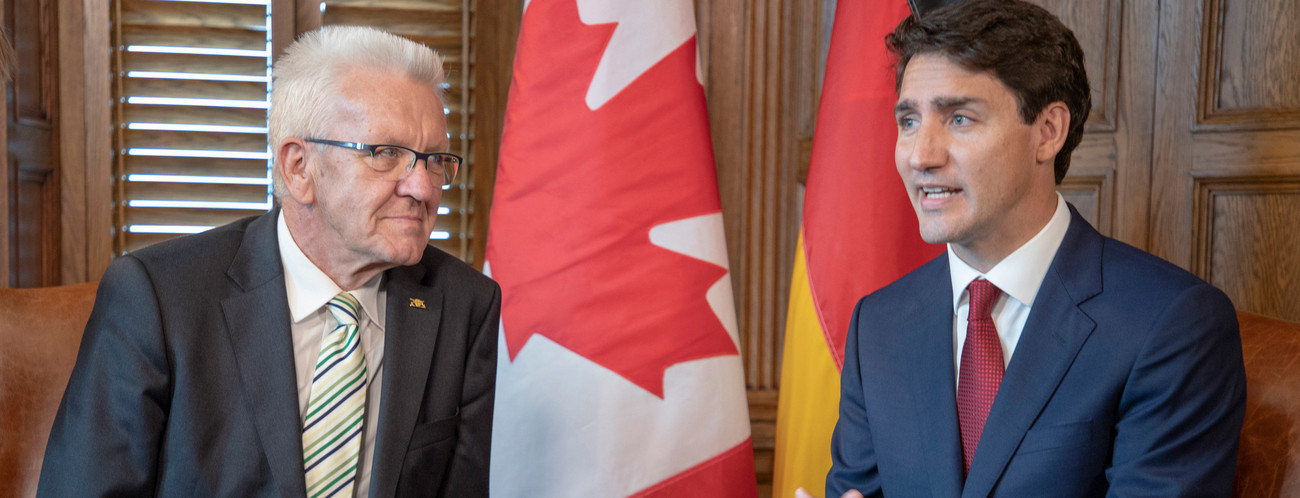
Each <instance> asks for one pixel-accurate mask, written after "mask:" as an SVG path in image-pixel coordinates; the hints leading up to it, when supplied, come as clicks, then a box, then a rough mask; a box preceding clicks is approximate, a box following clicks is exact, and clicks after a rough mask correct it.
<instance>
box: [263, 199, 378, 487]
mask: <svg viewBox="0 0 1300 498" xmlns="http://www.w3.org/2000/svg"><path fill="white" fill-rule="evenodd" d="M277 225H278V233H279V235H278V238H279V243H280V262H281V263H282V264H283V265H284V284H285V291H286V294H287V295H288V297H289V316H290V317H291V318H292V319H293V324H292V325H291V326H290V330H291V332H292V335H293V360H294V369H295V371H296V372H297V374H298V414H299V417H302V414H303V413H306V412H307V401H308V398H309V397H310V396H311V379H312V375H313V373H314V372H315V370H316V359H317V358H318V357H319V356H320V348H321V341H322V340H324V338H325V334H326V333H327V332H329V331H330V330H333V329H334V327H335V326H336V325H337V324H336V323H335V320H334V317H333V316H332V315H330V313H329V311H328V310H326V309H325V304H326V303H328V302H329V301H330V299H333V298H334V296H336V295H338V293H339V292H342V289H340V288H339V286H338V285H337V284H335V283H334V281H333V280H330V278H329V276H327V275H325V272H322V271H321V270H320V268H318V267H317V266H316V265H315V264H314V263H312V262H311V260H309V259H307V255H306V254H303V252H302V249H300V248H299V247H298V244H297V242H295V241H294V240H293V237H292V236H291V235H290V234H289V227H288V225H286V224H285V222H284V213H283V212H282V213H280V216H279V218H278V220H277ZM382 280H383V274H380V275H377V276H375V278H372V279H370V281H369V282H366V283H365V285H362V286H361V288H359V289H351V290H349V292H351V293H352V296H353V297H356V298H357V301H359V302H360V303H361V310H362V311H363V313H360V316H358V317H357V318H358V319H359V320H360V323H359V328H360V331H361V350H362V352H363V353H364V354H365V358H366V382H367V384H366V418H365V421H364V422H363V423H364V425H365V432H364V433H363V434H362V439H361V458H360V461H358V462H357V481H356V482H357V485H356V495H355V496H357V497H360V498H366V497H368V496H369V495H370V468H371V467H372V465H371V463H372V462H374V459H375V432H376V429H377V427H378V425H379V424H378V422H379V419H378V417H379V393H380V391H381V389H380V387H381V386H382V384H383V378H384V314H385V309H384V303H386V302H387V300H386V299H385V298H386V297H387V292H386V291H385V290H384V287H383V285H382ZM301 423H302V420H299V426H301Z"/></svg>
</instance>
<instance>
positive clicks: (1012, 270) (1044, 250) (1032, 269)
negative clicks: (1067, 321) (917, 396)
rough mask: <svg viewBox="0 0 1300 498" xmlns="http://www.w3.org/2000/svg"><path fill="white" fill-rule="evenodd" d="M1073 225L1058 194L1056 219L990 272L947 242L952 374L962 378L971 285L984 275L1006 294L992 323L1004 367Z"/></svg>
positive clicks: (1050, 221) (995, 303)
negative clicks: (978, 267)
mask: <svg viewBox="0 0 1300 498" xmlns="http://www.w3.org/2000/svg"><path fill="white" fill-rule="evenodd" d="M1069 228H1070V209H1069V208H1067V207H1066V205H1065V198H1063V197H1061V194H1060V193H1057V194H1056V212H1055V213H1053V214H1052V219H1051V220H1048V222H1047V225H1045V226H1043V228H1042V229H1041V230H1039V231H1038V233H1037V234H1035V235H1034V236H1033V238H1031V239H1029V241H1028V242H1025V243H1024V245H1022V246H1020V247H1019V248H1017V249H1016V250H1015V251H1012V252H1011V254H1008V255H1007V257H1005V258H1003V259H1002V261H999V262H998V263H997V264H996V265H994V266H993V268H991V269H989V271H988V273H984V274H981V273H980V272H979V271H977V270H976V269H974V268H971V266H970V265H968V264H966V262H965V261H962V260H961V258H959V257H957V255H956V253H954V252H953V250H952V245H951V244H949V245H948V268H949V271H950V272H951V276H952V303H953V308H952V312H953V315H954V318H955V319H954V320H953V321H952V350H953V355H952V359H953V375H955V376H956V377H957V379H958V380H957V381H958V382H960V377H961V374H960V372H961V350H962V345H963V344H965V343H966V326H967V320H966V319H967V315H968V314H969V309H970V293H969V292H967V291H966V286H967V285H970V283H971V282H973V281H974V280H975V279H977V278H984V279H985V280H988V281H989V282H991V283H993V285H995V286H997V288H999V289H1002V295H1000V296H998V299H997V301H996V302H994V304H993V325H994V326H995V327H997V329H998V342H999V343H1001V344H1002V366H1003V367H1006V366H1007V365H1008V364H1010V363H1011V355H1012V354H1014V353H1015V351H1016V344H1017V343H1019V342H1020V334H1021V332H1023V331H1024V329H1025V321H1026V320H1027V319H1028V318H1029V311H1030V310H1031V309H1033V306H1034V296H1037V295H1038V288H1039V287H1040V286H1042V284H1043V278H1044V277H1046V276H1047V269H1048V268H1049V267H1050V266H1051V265H1052V259H1054V258H1055V257H1056V250H1057V249H1059V248H1060V247H1061V241H1063V240H1065V232H1066V230H1067V229H1069Z"/></svg>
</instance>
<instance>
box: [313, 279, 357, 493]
mask: <svg viewBox="0 0 1300 498" xmlns="http://www.w3.org/2000/svg"><path fill="white" fill-rule="evenodd" d="M326 308H327V309H329V311H330V314H331V315H334V319H335V320H337V321H338V326H337V327H334V330H332V331H330V332H329V333H328V334H325V339H324V340H323V341H321V350H320V358H319V359H318V360H316V371H315V373H314V374H313V376H312V380H311V397H310V398H308V402H307V415H306V417H304V420H303V429H302V449H303V467H304V468H306V469H307V496H308V497H309V498H325V497H331V496H339V497H350V496H352V495H353V490H354V489H355V488H356V485H355V481H356V478H357V460H358V458H357V457H358V455H360V454H361V431H362V430H363V429H364V424H363V423H362V421H363V420H364V419H365V416H366V360H365V354H364V352H363V351H362V350H361V334H360V333H359V330H358V327H357V316H358V314H359V313H360V312H361V304H360V303H358V302H357V298H355V297H352V294H349V293H347V292H340V293H339V295H337V296H334V299H331V300H330V302H329V304H327V305H326Z"/></svg>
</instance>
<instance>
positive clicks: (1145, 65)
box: [1031, 0, 1159, 248]
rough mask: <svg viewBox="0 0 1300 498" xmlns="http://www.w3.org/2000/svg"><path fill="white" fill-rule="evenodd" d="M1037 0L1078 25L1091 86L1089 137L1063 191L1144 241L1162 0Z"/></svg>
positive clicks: (1114, 229) (1131, 239) (1123, 236)
mask: <svg viewBox="0 0 1300 498" xmlns="http://www.w3.org/2000/svg"><path fill="white" fill-rule="evenodd" d="M1031 1H1033V2H1035V3H1038V4H1040V5H1042V6H1044V7H1045V8H1046V9H1047V10H1048V11H1050V12H1052V13H1054V14H1056V15H1057V16H1058V17H1060V18H1061V21H1062V22H1063V23H1065V25H1066V26H1068V27H1070V29H1071V30H1073V31H1074V33H1075V37H1076V38H1078V40H1079V44H1080V45H1081V46H1082V47H1083V50H1084V57H1085V59H1084V62H1085V65H1086V69H1087V71H1088V80H1089V81H1088V82H1089V85H1090V86H1091V88H1092V110H1091V112H1090V113H1089V116H1088V124H1087V127H1086V128H1085V130H1086V133H1085V135H1084V141H1083V143H1082V144H1080V145H1079V148H1078V149H1075V151H1074V155H1073V156H1072V160H1071V165H1070V173H1069V176H1068V177H1067V180H1066V183H1065V184H1064V185H1062V187H1061V193H1062V194H1063V195H1066V200H1068V201H1071V202H1075V203H1076V207H1078V208H1079V209H1080V211H1083V212H1087V213H1092V214H1091V215H1092V216H1096V218H1089V221H1091V222H1093V224H1094V226H1096V227H1097V229H1098V230H1099V231H1100V232H1102V233H1103V234H1106V235H1109V236H1112V237H1115V238H1118V239H1120V240H1123V241H1125V242H1128V243H1129V244H1132V245H1134V246H1137V247H1139V248H1145V247H1146V245H1147V238H1148V237H1147V236H1148V234H1147V227H1148V223H1147V221H1148V212H1149V204H1148V201H1147V193H1148V192H1149V189H1150V182H1151V177H1150V157H1151V123H1152V119H1153V114H1154V104H1153V103H1152V101H1151V98H1150V95H1151V93H1152V92H1153V91H1154V89H1153V86H1152V85H1153V81H1154V75H1153V67H1154V61H1155V55H1156V42H1157V40H1156V29H1155V28H1156V23H1157V17H1158V13H1159V5H1158V0H1126V1H1121V0H1106V1H1095V0H1031ZM1099 179H1101V180H1099ZM1098 181H1100V182H1101V183H1100V184H1098V183H1097V182H1098ZM1084 184H1088V185H1094V186H1093V187H1091V188H1094V189H1095V190H1093V192H1094V194H1093V195H1092V196H1087V195H1084V196H1083V197H1080V195H1082V193H1080V192H1077V191H1075V189H1077V188H1079V186H1080V185H1084ZM1076 201H1077V202H1076ZM1086 202H1091V203H1093V204H1092V206H1091V207H1085V206H1081V205H1079V204H1080V203H1086Z"/></svg>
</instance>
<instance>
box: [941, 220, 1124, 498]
mask: <svg viewBox="0 0 1300 498" xmlns="http://www.w3.org/2000/svg"><path fill="white" fill-rule="evenodd" d="M1070 213H1071V219H1070V228H1069V230H1068V231H1067V232H1066V235H1065V239H1064V240H1063V241H1062V242H1061V247H1060V248H1059V249H1058V250H1057V252H1056V257H1055V258H1054V259H1053V261H1052V265H1051V267H1049V268H1048V271H1047V275H1046V276H1045V277H1044V278H1043V284H1042V286H1041V287H1040V288H1039V290H1038V296H1036V297H1035V298H1034V305H1033V309H1032V310H1031V311H1030V312H1029V318H1028V320H1027V321H1026V322H1025V328H1024V332H1022V333H1021V335H1020V342H1019V343H1018V344H1017V345H1016V349H1015V352H1014V353H1012V356H1011V363H1010V364H1009V365H1007V370H1006V374H1005V375H1004V376H1003V379H1002V385H1001V387H999V388H998V395H997V398H996V399H994V401H993V407H992V409H991V410H990V411H989V416H988V421H987V422H986V424H985V426H984V433H983V435H982V436H981V437H980V444H979V448H978V449H977V450H976V453H975V459H974V461H973V462H972V463H971V470H970V475H969V476H968V477H967V479H966V485H965V489H963V492H962V496H963V497H985V496H988V495H989V493H991V492H992V490H993V486H994V485H995V484H996V483H997V481H998V479H999V478H1000V477H1001V476H1002V473H1003V471H1005V470H1006V467H1007V464H1008V463H1009V462H1010V461H1011V457H1012V455H1014V454H1015V451H1016V449H1017V448H1018V447H1019V446H1020V441H1021V440H1023V439H1024V437H1025V433H1026V432H1028V431H1029V427H1030V426H1032V425H1033V423H1034V421H1035V420H1037V419H1038V415H1039V414H1040V413H1042V411H1043V408H1044V407H1045V406H1047V402H1048V401H1049V400H1050V399H1051V398H1052V395H1053V393H1055V392H1056V388H1057V386H1059V385H1060V383H1061V379H1063V378H1064V377H1065V373H1066V372H1067V371H1069V369H1070V365H1071V364H1073V362H1074V358H1075V356H1076V355H1078V353H1079V349H1080V348H1081V347H1083V343H1084V342H1086V341H1087V340H1088V337H1089V336H1090V335H1091V334H1092V331H1093V329H1094V328H1096V323H1095V322H1093V320H1092V319H1091V318H1089V317H1088V315H1087V314H1086V313H1084V312H1083V310H1081V309H1080V308H1079V306H1080V305H1081V304H1082V303H1083V302H1085V301H1087V300H1088V299H1091V298H1092V297H1093V296H1096V295H1097V294H1099V293H1100V292H1101V249H1102V237H1101V235H1100V234H1098V233H1097V231H1096V230H1094V229H1093V228H1092V227H1091V226H1090V225H1088V222H1087V221H1085V220H1084V219H1083V218H1082V217H1081V216H1079V213H1078V212H1077V211H1075V210H1074V207H1073V206H1070Z"/></svg>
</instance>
